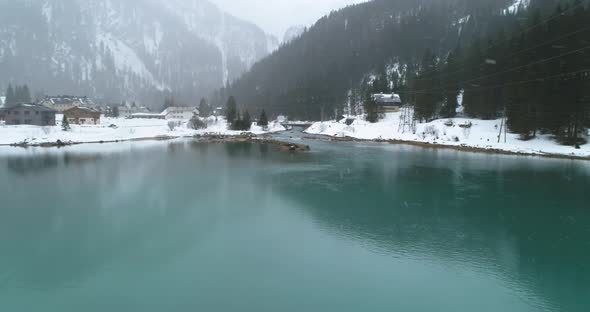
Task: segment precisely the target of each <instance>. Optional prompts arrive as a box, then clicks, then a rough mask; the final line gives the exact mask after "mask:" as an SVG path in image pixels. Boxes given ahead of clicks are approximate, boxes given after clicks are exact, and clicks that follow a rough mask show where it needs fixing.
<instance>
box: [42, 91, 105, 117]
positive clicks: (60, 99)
mask: <svg viewBox="0 0 590 312" xmlns="http://www.w3.org/2000/svg"><path fill="white" fill-rule="evenodd" d="M41 105H43V106H45V107H49V108H52V109H54V110H56V111H58V112H60V113H63V112H65V111H66V110H68V109H71V108H74V107H79V106H84V107H94V106H95V105H94V103H92V101H90V100H89V99H88V97H85V96H72V95H58V96H46V97H45V99H43V101H41Z"/></svg>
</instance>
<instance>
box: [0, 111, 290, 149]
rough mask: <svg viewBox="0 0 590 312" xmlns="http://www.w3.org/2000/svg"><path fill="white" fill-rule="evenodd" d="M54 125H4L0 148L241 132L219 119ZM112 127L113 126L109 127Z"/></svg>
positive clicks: (109, 120)
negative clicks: (202, 123)
mask: <svg viewBox="0 0 590 312" xmlns="http://www.w3.org/2000/svg"><path fill="white" fill-rule="evenodd" d="M57 120H59V121H58V125H57V126H53V127H38V126H5V125H0V145H8V144H18V143H23V142H27V143H29V144H40V143H55V142H56V141H57V140H60V141H62V142H74V143H88V142H100V141H124V140H134V139H148V138H158V137H187V136H194V135H197V134H223V135H239V134H241V133H242V131H230V130H227V123H226V121H225V120H224V119H223V118H219V119H218V120H217V121H215V119H214V118H210V119H209V120H208V124H209V127H208V128H207V129H203V130H193V129H189V128H188V126H187V122H186V121H185V122H182V123H181V124H180V125H179V126H177V127H176V128H175V129H174V130H170V127H169V126H168V120H155V119H123V118H102V119H101V124H100V125H84V126H82V125H80V126H78V125H71V128H72V129H71V130H70V131H62V129H61V125H60V124H61V122H60V121H61V115H58V116H57ZM111 125H114V126H116V127H110V126H111ZM283 130H285V128H284V127H283V126H282V125H281V124H280V123H278V122H271V123H270V125H269V129H268V131H264V130H263V129H262V128H261V127H259V126H257V125H256V124H254V125H253V126H252V129H251V130H250V131H249V132H251V133H254V134H264V133H270V132H278V131H283Z"/></svg>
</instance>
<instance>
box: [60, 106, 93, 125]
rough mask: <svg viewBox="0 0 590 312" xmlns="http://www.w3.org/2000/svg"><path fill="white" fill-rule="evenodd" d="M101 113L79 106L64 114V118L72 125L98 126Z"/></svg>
mask: <svg viewBox="0 0 590 312" xmlns="http://www.w3.org/2000/svg"><path fill="white" fill-rule="evenodd" d="M100 115H101V113H100V112H99V111H97V110H95V109H93V108H89V107H83V106H78V107H74V108H70V109H68V110H66V111H65V112H64V117H65V118H66V119H67V121H68V122H69V123H70V124H75V125H98V124H100Z"/></svg>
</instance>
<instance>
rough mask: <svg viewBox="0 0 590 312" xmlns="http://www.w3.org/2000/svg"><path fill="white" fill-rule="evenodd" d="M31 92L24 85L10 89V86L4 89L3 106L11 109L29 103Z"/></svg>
mask: <svg viewBox="0 0 590 312" xmlns="http://www.w3.org/2000/svg"><path fill="white" fill-rule="evenodd" d="M31 101H32V99H31V92H30V91H29V87H28V86H27V85H26V84H25V85H23V86H18V85H17V86H15V87H14V88H13V87H12V85H11V84H9V85H8V87H7V88H6V100H5V103H4V105H5V106H6V107H12V106H15V105H18V104H22V103H31Z"/></svg>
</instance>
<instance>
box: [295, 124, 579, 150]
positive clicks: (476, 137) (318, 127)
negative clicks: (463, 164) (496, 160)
mask: <svg viewBox="0 0 590 312" xmlns="http://www.w3.org/2000/svg"><path fill="white" fill-rule="evenodd" d="M400 117H401V113H389V114H387V115H386V116H385V118H384V119H382V120H380V121H379V122H377V123H374V124H373V123H369V122H367V121H365V120H363V119H362V118H355V120H354V122H353V123H352V124H351V125H346V119H343V120H340V121H327V122H316V123H314V124H313V125H312V126H311V127H309V128H308V129H306V130H305V133H308V134H314V135H323V136H329V137H333V138H349V139H354V140H366V141H388V142H392V143H407V144H414V145H420V146H429V147H444V148H453V149H458V150H465V151H480V152H487V153H501V154H515V155H528V156H544V157H562V158H578V159H590V144H585V145H582V146H581V147H580V149H575V148H574V147H572V146H563V145H560V144H558V143H557V142H555V141H554V140H553V138H552V137H551V136H550V135H538V136H537V138H535V139H532V140H529V141H522V140H520V139H519V136H518V135H517V134H513V133H507V134H506V142H504V134H502V137H501V140H500V142H499V143H498V134H499V133H500V126H501V123H502V120H501V119H498V120H478V119H469V118H452V119H442V120H435V121H432V122H429V123H419V124H417V125H416V132H415V133H412V132H411V131H407V130H406V131H405V132H404V131H401V129H400ZM449 120H451V121H452V123H453V125H452V126H450V123H449ZM467 122H471V123H472V126H471V128H462V127H460V126H459V125H461V124H463V123H467Z"/></svg>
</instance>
